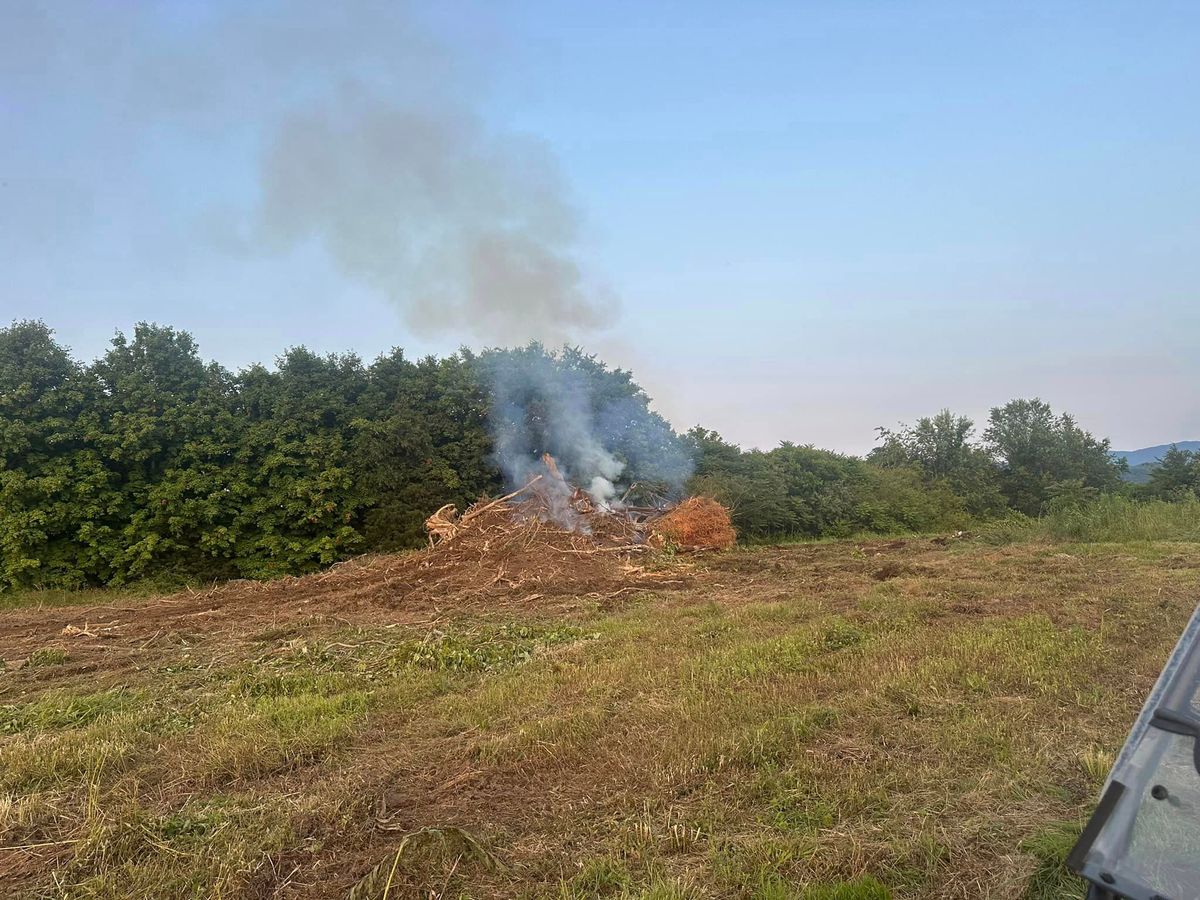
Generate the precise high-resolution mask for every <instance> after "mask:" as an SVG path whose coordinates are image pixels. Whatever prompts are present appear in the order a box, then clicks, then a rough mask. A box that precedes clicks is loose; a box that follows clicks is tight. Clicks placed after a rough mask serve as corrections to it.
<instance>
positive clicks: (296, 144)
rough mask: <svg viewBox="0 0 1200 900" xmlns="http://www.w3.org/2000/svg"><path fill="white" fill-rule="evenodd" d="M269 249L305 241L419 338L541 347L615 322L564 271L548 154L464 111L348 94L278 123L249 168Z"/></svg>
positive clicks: (576, 274) (609, 305)
mask: <svg viewBox="0 0 1200 900" xmlns="http://www.w3.org/2000/svg"><path fill="white" fill-rule="evenodd" d="M261 180H262V206H261V210H260V221H259V226H260V228H261V237H262V238H263V240H264V241H265V242H266V243H267V244H268V245H269V246H283V247H287V246H291V245H294V244H297V243H299V242H301V241H305V240H310V239H313V240H316V241H318V242H319V243H320V244H321V245H322V246H323V247H324V248H325V249H326V250H327V251H328V253H329V255H330V256H331V258H332V259H333V260H334V261H336V263H337V265H338V266H339V267H340V269H341V270H342V271H343V272H344V273H345V274H346V275H347V276H349V277H351V278H353V279H356V280H358V281H359V282H361V283H362V284H365V285H367V286H368V287H370V288H372V289H374V290H377V291H379V292H381V293H383V294H384V295H386V296H387V297H388V298H390V299H391V300H392V301H394V302H395V304H396V305H397V307H398V308H399V309H400V310H401V312H402V313H403V315H404V316H405V318H406V321H407V322H408V324H409V326H410V327H411V328H412V329H413V330H414V331H416V332H419V333H423V334H436V333H451V334H469V335H472V336H474V337H476V338H478V339H480V340H483V341H487V342H488V343H489V344H493V345H495V344H509V343H523V342H525V341H528V340H530V339H534V338H538V339H545V340H551V341H560V340H566V339H567V338H569V337H573V336H577V335H579V334H581V333H586V332H589V331H592V330H594V329H596V328H598V327H600V326H602V325H603V324H605V322H606V321H611V320H612V318H613V316H614V315H615V308H614V307H615V304H614V302H613V300H612V298H610V297H608V296H606V295H605V294H604V293H603V292H601V291H597V290H593V289H589V288H588V287H587V286H586V285H585V284H584V280H583V276H582V274H581V271H580V267H579V264H578V262H577V261H576V259H575V253H574V251H575V241H576V238H577V235H578V230H579V216H578V213H577V212H576V210H575V209H574V208H573V207H572V206H571V204H570V203H569V202H568V201H567V199H566V190H565V186H564V184H563V180H562V178H561V176H560V174H559V172H558V167H557V165H556V164H555V161H554V159H553V157H552V156H551V154H550V153H549V152H548V151H547V150H546V148H545V147H543V146H542V145H541V144H540V143H538V142H537V141H535V140H532V139H528V138H523V137H519V136H516V135H506V134H498V133H495V132H489V131H488V129H486V128H485V127H484V125H483V124H482V122H481V121H480V120H479V119H478V118H477V117H476V116H475V115H474V114H473V113H471V112H470V111H469V110H468V109H465V108H461V107H458V106H456V105H455V104H454V103H453V102H452V101H449V100H447V101H445V103H443V104H442V105H440V106H437V107H432V106H431V107H427V108H420V107H401V106H396V105H393V104H390V103H385V102H382V101H380V100H379V99H378V98H376V97H374V96H372V95H370V94H368V93H365V92H363V91H361V90H357V89H347V90H345V91H343V92H342V95H341V96H340V97H339V99H338V101H337V102H336V103H334V104H330V105H328V106H323V107H319V108H311V109H305V110H302V111H297V112H295V113H293V114H291V115H289V116H288V117H287V119H286V120H285V121H284V122H283V124H282V125H281V127H280V128H279V129H278V131H277V133H276V134H275V135H274V137H273V138H272V140H271V143H270V145H269V147H268V149H267V151H266V153H265V156H264V159H263V163H262V175H261Z"/></svg>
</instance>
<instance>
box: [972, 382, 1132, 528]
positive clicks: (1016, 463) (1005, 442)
mask: <svg viewBox="0 0 1200 900" xmlns="http://www.w3.org/2000/svg"><path fill="white" fill-rule="evenodd" d="M984 440H985V441H986V442H987V445H988V448H989V450H990V451H991V453H992V454H993V456H994V457H995V459H996V460H997V461H998V463H999V465H1000V489H1001V491H1002V492H1003V493H1004V495H1005V497H1006V498H1007V500H1008V503H1009V505H1010V506H1012V507H1013V508H1014V509H1018V510H1020V511H1021V512H1024V513H1026V514H1028V515H1038V514H1039V513H1041V512H1042V511H1043V509H1044V508H1045V506H1046V504H1047V503H1048V502H1049V501H1050V500H1051V499H1053V497H1054V496H1055V495H1056V494H1059V495H1061V494H1062V493H1063V492H1064V491H1070V492H1072V493H1077V492H1078V491H1081V490H1082V491H1087V492H1100V491H1110V490H1115V489H1117V488H1118V487H1119V486H1120V478H1121V472H1122V471H1124V468H1125V467H1126V464H1125V462H1124V460H1120V461H1114V460H1113V459H1112V458H1111V456H1110V455H1109V442H1108V440H1107V439H1104V440H1099V439H1097V438H1095V437H1093V436H1092V435H1091V434H1090V433H1089V432H1087V431H1084V430H1083V429H1082V428H1080V427H1079V425H1078V424H1077V423H1076V421H1075V419H1074V417H1072V416H1070V415H1068V414H1066V413H1064V414H1062V415H1059V416H1056V415H1054V411H1053V410H1052V409H1051V408H1050V406H1049V405H1048V404H1046V403H1044V402H1042V401H1041V400H1038V399H1033V400H1012V401H1010V402H1009V403H1007V404H1005V405H1004V406H1000V407H996V408H995V409H993V410H992V412H991V416H990V418H989V420H988V428H987V430H986V431H985V432H984ZM1072 485H1075V486H1074V487H1073V486H1072Z"/></svg>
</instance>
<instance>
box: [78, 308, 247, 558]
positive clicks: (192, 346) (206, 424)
mask: <svg viewBox="0 0 1200 900" xmlns="http://www.w3.org/2000/svg"><path fill="white" fill-rule="evenodd" d="M89 371H90V373H91V375H92V376H93V377H94V378H95V379H96V380H97V382H98V383H99V385H100V387H101V394H100V398H99V401H98V402H97V404H96V412H97V431H96V433H95V444H96V446H97V448H98V449H99V451H100V453H101V456H102V459H103V461H104V465H105V466H106V467H107V469H108V470H109V472H110V475H111V477H112V478H113V479H114V480H115V482H116V484H117V486H118V490H119V499H118V501H117V502H115V503H113V504H111V505H110V506H109V507H108V508H107V509H106V510H105V511H104V514H102V515H97V516H95V517H94V518H93V519H92V520H91V521H90V522H89V523H88V527H87V528H86V530H85V532H84V534H83V536H84V539H85V543H86V545H87V547H88V550H89V552H90V553H92V554H94V555H95V556H96V557H97V558H99V559H102V560H103V561H104V563H105V567H106V569H107V580H111V581H123V580H128V579H131V578H139V577H144V576H147V575H151V574H159V573H168V572H169V573H173V574H175V575H177V576H180V577H186V576H192V575H204V576H209V575H211V576H213V577H217V576H222V575H229V574H233V573H234V572H235V571H236V570H235V567H234V564H233V563H232V562H231V560H232V558H233V557H234V556H235V555H236V552H237V551H236V540H235V537H234V533H233V527H234V520H235V518H236V516H237V514H238V511H239V509H240V505H239V503H240V495H239V494H238V493H237V492H236V490H235V483H236V481H237V478H238V473H237V471H236V468H235V466H234V455H235V452H236V449H237V447H238V446H239V443H240V439H241V434H240V428H239V423H238V422H237V421H236V419H235V417H234V414H233V410H232V400H233V378H232V376H231V375H230V374H229V373H228V372H227V371H225V370H224V369H223V368H221V367H220V366H218V365H216V364H215V363H210V364H206V363H205V362H204V361H203V360H202V359H201V358H200V355H199V351H198V349H197V347H196V342H195V340H194V339H193V338H192V336H191V335H190V334H188V333H187V332H183V331H177V330H175V329H174V328H169V327H165V326H159V325H153V324H148V323H145V322H142V323H139V324H138V325H137V326H136V327H135V328H134V332H133V337H132V339H129V338H127V337H126V336H125V335H123V334H121V333H118V334H117V335H116V337H115V338H114V339H113V341H112V346H111V348H110V349H109V351H108V352H107V353H106V354H105V355H104V356H103V357H102V358H101V359H99V360H98V361H97V362H96V363H94V364H93V365H92V366H91V368H90V370H89Z"/></svg>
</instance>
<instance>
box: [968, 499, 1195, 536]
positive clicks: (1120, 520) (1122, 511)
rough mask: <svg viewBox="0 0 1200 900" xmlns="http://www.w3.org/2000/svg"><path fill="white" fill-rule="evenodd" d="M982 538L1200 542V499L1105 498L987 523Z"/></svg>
mask: <svg viewBox="0 0 1200 900" xmlns="http://www.w3.org/2000/svg"><path fill="white" fill-rule="evenodd" d="M978 533H979V537H980V539H981V540H984V541H986V542H990V543H995V544H1007V543H1016V542H1020V541H1033V540H1053V541H1077V542H1080V543H1134V542H1147V541H1200V500H1187V501H1181V502H1178V503H1168V502H1166V501H1163V500H1131V499H1129V498H1128V497H1122V496H1120V495H1118V494H1105V495H1103V496H1101V497H1099V498H1097V499H1095V500H1092V501H1089V502H1086V503H1082V504H1079V505H1070V506H1064V507H1061V508H1058V509H1053V510H1051V511H1050V512H1048V513H1047V514H1046V515H1044V516H1042V517H1040V518H1036V519H1033V518H1029V517H1028V516H1023V515H1020V514H1019V513H1013V514H1010V515H1009V516H1007V517H1005V518H1002V519H997V520H994V521H991V522H986V523H983V524H981V525H980V527H979V529H978Z"/></svg>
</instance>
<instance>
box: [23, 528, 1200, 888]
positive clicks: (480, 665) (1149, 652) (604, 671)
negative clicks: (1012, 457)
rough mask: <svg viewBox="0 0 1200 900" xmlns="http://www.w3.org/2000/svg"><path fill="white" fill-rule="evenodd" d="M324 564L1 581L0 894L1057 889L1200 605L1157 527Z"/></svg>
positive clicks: (1198, 578) (1196, 559) (1185, 564)
mask: <svg viewBox="0 0 1200 900" xmlns="http://www.w3.org/2000/svg"><path fill="white" fill-rule="evenodd" d="M348 565H349V566H350V567H351V569H350V570H349V571H351V572H352V573H357V574H354V576H353V577H352V578H349V579H343V580H342V581H337V582H336V583H332V582H330V581H329V580H328V579H329V576H327V575H317V576H312V577H310V578H307V579H299V580H291V581H288V582H283V583H276V584H275V585H273V586H267V587H265V588H264V587H263V586H260V585H233V586H231V587H230V588H227V589H221V590H214V591H209V592H185V593H182V594H176V595H172V596H169V597H120V596H118V595H115V594H114V595H99V597H100V599H99V600H97V595H94V594H93V595H90V596H89V595H80V596H78V597H73V596H70V595H53V596H46V597H38V596H37V595H31V596H26V597H23V598H18V599H19V601H20V602H14V601H11V600H10V601H8V604H9V608H6V609H4V610H3V611H0V656H2V657H3V659H4V661H5V667H4V671H3V672H2V673H0V895H3V896H6V897H7V896H12V897H43V896H45V897H51V896H53V897H58V896H62V897H112V898H116V897H121V898H126V897H195V898H210V897H212V898H216V897H221V898H235V897H263V898H266V897H279V898H306V897H307V898H315V897H351V896H352V897H354V898H355V900H365V898H379V897H384V896H387V897H392V898H401V897H422V898H463V897H472V898H479V900H482V898H497V897H558V898H592V897H645V898H660V900H667V898H692V897H695V898H701V897H735V898H760V900H768V898H770V900H784V898H806V900H835V898H836V900H865V898H883V897H889V896H890V897H896V898H967V897H1005V898H1012V897H1023V896H1024V897H1031V898H1057V897H1078V896H1081V894H1082V892H1081V891H1080V890H1079V888H1078V886H1077V885H1076V884H1075V882H1074V880H1073V879H1071V878H1069V877H1067V876H1066V875H1065V874H1064V873H1063V872H1062V870H1061V860H1062V858H1063V857H1064V856H1065V854H1066V851H1067V850H1068V849H1069V847H1070V845H1071V843H1072V841H1073V839H1074V837H1075V835H1076V834H1077V833H1078V829H1079V827H1080V825H1081V822H1082V821H1083V819H1084V817H1085V816H1086V814H1087V813H1088V812H1089V811H1090V807H1091V804H1092V803H1093V802H1094V798H1095V794H1096V791H1097V789H1098V788H1099V786H1100V784H1101V782H1102V780H1103V778H1104V776H1105V775H1106V773H1107V769H1108V766H1109V764H1110V763H1111V761H1112V758H1113V755H1114V753H1115V751H1116V750H1117V749H1118V748H1119V747H1120V745H1121V743H1122V741H1123V739H1124V736H1125V733H1126V731H1127V729H1128V727H1129V725H1130V724H1131V722H1132V719H1133V717H1134V715H1135V714H1136V712H1137V710H1138V708H1139V707H1140V705H1141V703H1142V700H1143V698H1144V696H1145V694H1146V693H1147V691H1148V690H1149V689H1150V687H1151V685H1152V684H1153V681H1154V678H1155V677H1156V675H1157V673H1158V670H1159V668H1160V667H1161V665H1162V663H1163V661H1164V660H1165V658H1166V656H1167V654H1168V653H1169V651H1170V649H1171V647H1172V646H1173V644H1174V642H1175V640H1176V638H1177V637H1178V634H1179V632H1180V630H1181V629H1182V627H1183V625H1184V623H1185V622H1186V620H1187V617H1188V615H1189V614H1190V612H1191V610H1192V609H1193V608H1194V606H1195V604H1196V602H1197V600H1198V599H1200V545H1197V544H1193V543H1171V542H1161V543H1137V544H1133V543H1131V544H1091V545H1076V544H1041V543H1027V544H1014V545H1010V546H1003V547H993V546H987V545H984V544H980V543H975V542H972V541H969V540H968V541H957V540H931V539H914V540H909V541H891V542H887V541H875V542H867V543H863V542H838V543H822V544H812V545H792V546H782V547H762V548H751V549H740V550H735V551H731V552H728V553H725V554H716V555H708V556H699V557H693V558H685V557H671V556H662V557H659V558H657V559H654V560H650V561H648V562H646V563H644V565H645V567H646V568H647V569H648V570H651V571H650V573H649V574H651V575H654V576H656V577H649V578H647V577H639V578H638V579H635V580H632V581H631V582H630V583H629V584H628V585H622V584H617V583H605V584H597V585H595V586H594V588H595V589H588V590H582V589H580V590H572V591H570V592H564V593H557V594H556V593H555V592H553V591H547V590H541V591H539V592H535V593H530V594H529V595H528V596H518V595H517V594H513V593H512V592H510V593H509V594H507V595H505V596H504V597H503V598H502V599H495V600H494V602H492V601H490V600H489V597H488V596H487V595H486V594H482V595H481V594H478V593H475V594H471V595H470V596H467V595H464V596H461V597H460V596H454V595H453V594H448V595H446V596H442V597H437V596H432V597H425V598H423V599H422V600H421V601H420V602H405V601H404V600H403V599H402V598H400V596H399V595H398V594H396V593H394V592H393V591H392V589H391V587H390V586H389V585H390V584H391V583H390V582H389V580H388V578H389V576H388V575H387V571H388V570H387V567H386V566H382V567H381V564H380V563H379V561H378V560H376V561H375V562H373V563H351V564H348ZM355 566H357V567H358V568H357V569H355V568H353V567H355ZM343 571H345V570H343ZM645 574H647V573H646V572H642V575H645ZM3 602H5V601H4V600H3V598H0V603H3ZM38 603H41V604H43V605H41V606H34V605H30V604H38ZM81 603H82V604H91V605H81ZM97 603H99V604H101V605H96V604H97Z"/></svg>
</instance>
